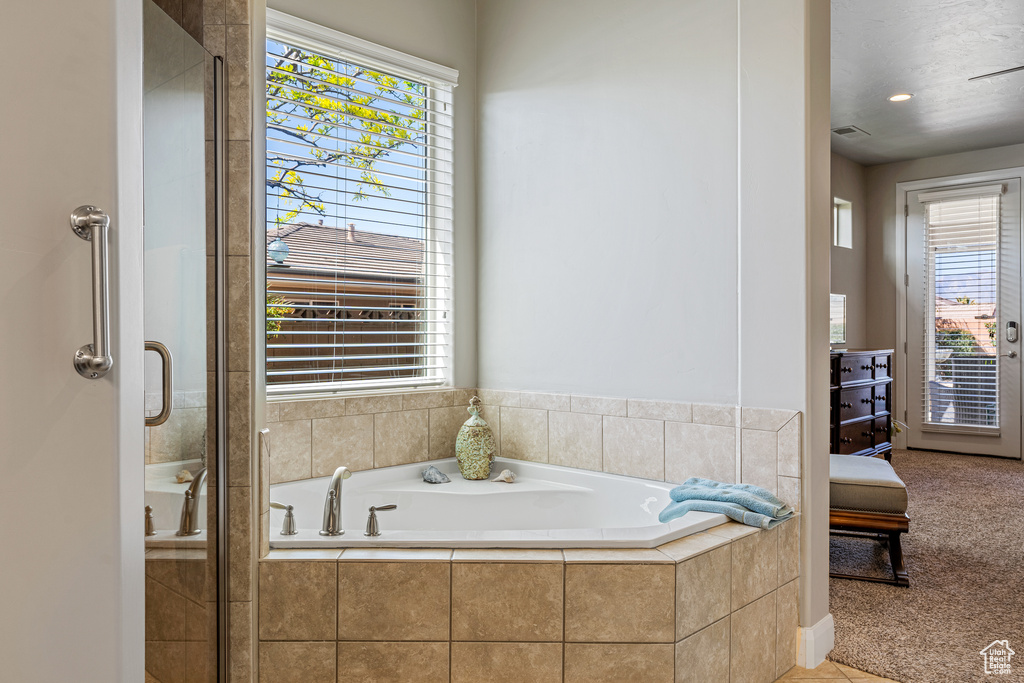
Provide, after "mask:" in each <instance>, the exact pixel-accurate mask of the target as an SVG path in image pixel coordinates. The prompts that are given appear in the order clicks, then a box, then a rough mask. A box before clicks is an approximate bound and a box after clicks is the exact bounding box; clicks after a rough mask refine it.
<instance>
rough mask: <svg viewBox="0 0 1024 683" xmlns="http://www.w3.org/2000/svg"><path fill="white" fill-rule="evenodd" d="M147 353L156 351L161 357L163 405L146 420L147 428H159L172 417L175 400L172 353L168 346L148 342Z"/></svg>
mask: <svg viewBox="0 0 1024 683" xmlns="http://www.w3.org/2000/svg"><path fill="white" fill-rule="evenodd" d="M146 350H147V351H156V353H157V355H159V356H160V366H161V370H162V372H161V377H162V381H163V387H162V388H161V391H160V393H161V396H162V399H163V403H162V404H161V405H160V412H159V413H158V414H156V415H154V416H153V417H147V418H146V426H147V427H159V426H160V425H162V424H163V423H164V422H167V418H169V417H170V416H171V407H172V405H171V404H172V402H173V398H174V387H173V386H172V381H173V380H172V373H171V352H170V349H168V348H167V347H166V346H164V345H163V344H161V343H160V342H155V341H148V342H146Z"/></svg>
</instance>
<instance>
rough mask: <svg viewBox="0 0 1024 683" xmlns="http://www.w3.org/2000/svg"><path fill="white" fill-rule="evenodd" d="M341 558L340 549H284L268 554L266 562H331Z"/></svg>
mask: <svg viewBox="0 0 1024 683" xmlns="http://www.w3.org/2000/svg"><path fill="white" fill-rule="evenodd" d="M339 557H341V550H340V549H338V548H294V549H293V548H282V549H274V550H271V551H270V552H269V553H267V555H266V557H264V558H263V559H264V560H329V561H332V562H333V561H335V560H337V559H338V558H339Z"/></svg>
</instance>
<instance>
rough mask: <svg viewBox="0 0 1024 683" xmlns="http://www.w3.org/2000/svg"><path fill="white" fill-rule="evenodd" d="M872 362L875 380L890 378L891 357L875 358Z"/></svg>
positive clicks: (887, 355) (886, 355)
mask: <svg viewBox="0 0 1024 683" xmlns="http://www.w3.org/2000/svg"><path fill="white" fill-rule="evenodd" d="M872 362H873V364H874V366H875V379H886V378H888V377H892V356H890V355H889V354H885V355H884V356H875V357H874V359H873V360H872Z"/></svg>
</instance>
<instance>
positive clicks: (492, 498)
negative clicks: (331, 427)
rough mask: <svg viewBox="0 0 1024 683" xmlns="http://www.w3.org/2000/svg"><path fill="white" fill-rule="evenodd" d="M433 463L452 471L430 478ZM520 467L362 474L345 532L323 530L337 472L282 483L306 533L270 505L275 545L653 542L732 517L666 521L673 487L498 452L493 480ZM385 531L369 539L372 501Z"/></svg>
mask: <svg viewBox="0 0 1024 683" xmlns="http://www.w3.org/2000/svg"><path fill="white" fill-rule="evenodd" d="M428 465H434V466H435V467H437V468H438V469H439V470H441V471H442V472H444V473H445V474H447V475H448V476H449V478H451V481H450V482H449V483H447V484H428V483H426V482H424V481H423V479H422V477H421V472H422V471H423V470H424V469H425V468H426V467H427V466H428ZM506 468H507V469H510V470H512V471H513V472H515V473H516V476H517V478H516V481H515V483H514V484H506V483H504V482H492V481H489V480H487V481H467V480H465V479H463V478H462V475H460V474H459V469H458V464H457V463H456V462H455V459H454V458H449V459H446V460H434V461H431V462H422V463H415V464H412V465H399V466H397V467H387V468H381V469H376V470H367V471H363V472H355V473H353V475H352V477H351V478H350V479H347V480H345V481H344V484H343V487H342V499H341V502H342V529H344V531H345V533H344V535H342V536H321V535H320V534H319V530H320V527H321V523H322V521H323V511H324V500H325V497H326V493H327V488H328V484H329V483H330V477H321V478H319V479H307V480H303V481H296V482H288V483H282V484H275V485H273V486H271V487H270V499H271V500H272V501H274V502H277V503H283V504H285V505H292V506H293V507H294V514H295V521H296V527H297V528H298V532H299V533H298V534H296V535H294V536H284V535H282V534H281V525H282V521H283V520H284V514H285V513H284V512H283V511H281V510H277V509H273V510H271V511H270V525H271V526H270V545H271V547H273V548H345V547H355V546H363V547H366V546H371V547H401V548H430V547H442V548H654V547H656V546H659V545H661V544H663V543H667V542H668V541H672V540H675V539H677V538H681V537H683V536H687V535H689V534H693V533H697V532H698V531H704V530H705V529H709V528H711V527H713V526H716V525H718V524H722V523H723V522H726V521H728V520H727V518H726V517H725V515H720V514H712V513H705V512H690V513H687V514H686V515H684V516H683V517H680V518H678V519H675V520H672V521H671V522H668V523H666V524H662V523H661V522H659V521H658V513H659V512H661V510H662V509H663V508H664V507H665V505H666V504H667V503H668V501H669V495H668V492H669V491H670V490H671V489H672V487H673V486H674V484H669V483H665V482H661V481H650V480H647V479H636V478H633V477H623V476H618V475H614V474H605V473H603V472H591V471H587V470H577V469H572V468H568V467H558V466H555V465H544V464H540V463H533V462H525V461H521V460H505V459H503V458H497V459H495V461H494V463H493V465H492V466H491V472H492V475H491V476H492V477H494V476H496V475H497V473H498V472H500V471H501V470H503V469H506ZM392 503H393V504H396V505H398V509H397V510H389V511H384V512H378V513H377V519H378V523H379V526H380V530H381V535H380V536H377V537H373V538H369V537H366V536H365V535H364V533H363V532H364V531H365V529H366V519H367V515H368V512H369V508H370V506H371V505H373V506H381V505H388V504H392Z"/></svg>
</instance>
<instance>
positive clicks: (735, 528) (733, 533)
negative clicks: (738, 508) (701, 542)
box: [705, 522, 760, 541]
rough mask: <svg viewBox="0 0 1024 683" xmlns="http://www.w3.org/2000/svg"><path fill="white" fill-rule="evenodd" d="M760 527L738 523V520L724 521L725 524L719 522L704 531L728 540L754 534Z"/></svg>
mask: <svg viewBox="0 0 1024 683" xmlns="http://www.w3.org/2000/svg"><path fill="white" fill-rule="evenodd" d="M758 531H760V529H758V528H757V527H753V526H747V525H746V524H740V523H739V522H726V523H725V524H719V525H718V526H713V527H711V528H710V529H708V530H707V531H706V532H705V533H708V534H712V535H713V536H721V537H722V538H727V539H729V540H730V541H735V540H736V539H739V538H743V537H744V536H750V535H751V534H756V533H757V532H758Z"/></svg>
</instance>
